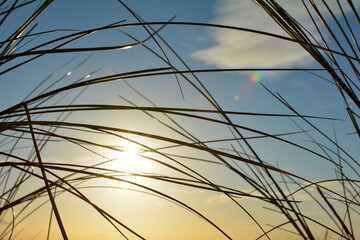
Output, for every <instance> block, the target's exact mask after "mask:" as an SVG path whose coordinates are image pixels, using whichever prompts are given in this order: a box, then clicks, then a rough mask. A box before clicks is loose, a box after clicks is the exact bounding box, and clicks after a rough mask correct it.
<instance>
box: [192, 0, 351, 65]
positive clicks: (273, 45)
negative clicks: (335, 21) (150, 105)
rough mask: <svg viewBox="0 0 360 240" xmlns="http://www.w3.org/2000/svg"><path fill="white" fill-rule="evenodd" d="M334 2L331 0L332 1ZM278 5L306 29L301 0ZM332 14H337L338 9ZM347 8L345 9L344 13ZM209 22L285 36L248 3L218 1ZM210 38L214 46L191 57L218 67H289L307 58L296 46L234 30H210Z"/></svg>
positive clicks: (283, 0) (263, 14) (256, 7)
mask: <svg viewBox="0 0 360 240" xmlns="http://www.w3.org/2000/svg"><path fill="white" fill-rule="evenodd" d="M333 2H334V3H335V1H333ZM279 3H280V4H281V5H282V6H283V7H284V8H285V9H286V10H288V11H289V13H290V14H291V15H292V16H294V17H295V19H296V20H298V21H299V22H300V23H301V24H302V25H304V26H305V27H307V29H308V30H310V31H314V28H313V27H311V20H310V19H309V18H308V16H307V13H306V10H305V8H304V7H303V6H302V5H301V1H293V0H282V1H279ZM333 9H335V10H336V12H335V14H339V13H340V10H339V8H338V7H337V8H333ZM348 10H349V9H348V8H347V9H345V11H348ZM215 13H216V17H215V19H214V20H213V23H216V24H222V25H230V26H238V27H245V28H250V29H256V30H261V31H265V32H271V33H275V34H279V35H283V36H286V33H285V32H284V31H283V30H282V29H281V28H280V27H279V26H278V25H277V24H276V23H275V22H274V21H273V20H272V19H271V18H270V17H269V16H268V15H267V14H266V13H265V12H264V11H263V10H262V9H261V8H260V7H258V6H257V5H256V4H255V3H253V2H252V1H248V0H246V1H240V0H221V1H218V4H217V5H216V7H215ZM209 37H210V39H211V40H213V41H214V42H215V45H214V46H212V47H209V48H206V49H202V50H198V51H196V52H194V53H193V54H192V55H191V56H192V57H193V58H195V59H197V60H202V61H204V62H205V63H206V64H208V65H214V66H217V67H220V68H239V67H243V68H247V67H248V68H251V67H254V68H255V67H289V66H294V65H295V66H300V65H306V64H308V63H309V62H311V61H312V58H311V56H309V54H308V53H307V52H306V51H305V50H304V49H303V48H302V47H300V46H299V45H297V44H296V43H290V42H287V41H284V40H280V39H276V38H272V37H266V36H264V35H259V34H254V33H246V32H242V31H235V30H225V29H212V30H211V33H210V36H209Z"/></svg>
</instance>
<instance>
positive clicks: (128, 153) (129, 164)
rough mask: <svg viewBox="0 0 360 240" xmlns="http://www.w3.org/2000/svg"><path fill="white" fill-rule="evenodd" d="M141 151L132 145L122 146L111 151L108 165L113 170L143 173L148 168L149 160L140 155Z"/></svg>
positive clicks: (147, 170)
mask: <svg viewBox="0 0 360 240" xmlns="http://www.w3.org/2000/svg"><path fill="white" fill-rule="evenodd" d="M140 153H141V151H140V150H139V149H137V148H136V147H134V146H124V147H122V148H121V149H120V150H119V151H113V152H112V153H111V156H110V157H111V159H114V160H113V161H112V162H111V163H110V165H111V166H110V167H111V169H113V170H117V171H122V172H128V173H145V172H149V170H150V162H149V161H150V160H148V159H146V158H144V157H143V156H141V154H140Z"/></svg>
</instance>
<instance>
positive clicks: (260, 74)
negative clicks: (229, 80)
mask: <svg viewBox="0 0 360 240" xmlns="http://www.w3.org/2000/svg"><path fill="white" fill-rule="evenodd" d="M265 78H266V72H265V71H261V70H260V71H256V72H255V73H253V74H252V75H251V76H250V81H251V82H253V83H257V82H263V81H264V79H265Z"/></svg>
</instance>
